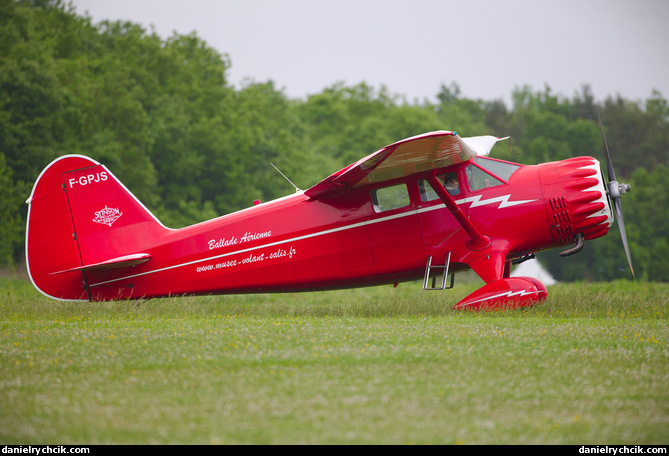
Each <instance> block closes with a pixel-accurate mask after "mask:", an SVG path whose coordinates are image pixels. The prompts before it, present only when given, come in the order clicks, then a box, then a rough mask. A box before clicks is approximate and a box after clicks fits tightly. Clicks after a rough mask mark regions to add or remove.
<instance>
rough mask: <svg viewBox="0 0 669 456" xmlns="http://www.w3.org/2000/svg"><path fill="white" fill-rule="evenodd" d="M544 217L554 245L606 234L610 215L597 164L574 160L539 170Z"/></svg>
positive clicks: (611, 218) (610, 223) (609, 223)
mask: <svg viewBox="0 0 669 456" xmlns="http://www.w3.org/2000/svg"><path fill="white" fill-rule="evenodd" d="M539 177H540V179H541V186H542V188H543V192H544V200H545V208H546V215H547V216H548V220H549V224H550V226H551V233H552V235H553V239H554V241H555V243H556V245H568V244H572V243H574V242H577V241H578V240H579V237H581V236H582V239H583V240H590V239H595V238H598V237H601V236H604V235H605V234H606V233H608V231H609V228H610V227H611V225H612V223H613V215H612V211H611V206H610V203H609V199H608V193H607V191H606V181H605V180H604V177H603V175H602V170H601V166H600V163H599V161H598V160H596V159H594V158H592V157H576V158H570V159H567V160H562V161H559V162H551V163H544V164H542V165H540V166H539Z"/></svg>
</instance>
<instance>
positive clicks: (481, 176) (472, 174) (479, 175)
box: [465, 165, 504, 192]
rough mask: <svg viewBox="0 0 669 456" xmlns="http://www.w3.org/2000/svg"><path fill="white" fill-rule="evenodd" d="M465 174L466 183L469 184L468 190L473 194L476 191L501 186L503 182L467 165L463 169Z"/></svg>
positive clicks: (476, 167) (475, 167)
mask: <svg viewBox="0 0 669 456" xmlns="http://www.w3.org/2000/svg"><path fill="white" fill-rule="evenodd" d="M465 171H466V173H467V182H468V183H469V189H470V190H471V191H473V192H475V191H476V190H481V189H484V188H490V187H496V186H498V185H503V184H504V182H502V181H501V180H499V179H497V178H496V177H494V176H493V175H492V174H488V173H487V172H485V171H483V170H482V169H481V168H479V167H478V166H474V165H469V166H467V168H465Z"/></svg>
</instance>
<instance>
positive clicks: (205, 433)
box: [0, 277, 669, 445]
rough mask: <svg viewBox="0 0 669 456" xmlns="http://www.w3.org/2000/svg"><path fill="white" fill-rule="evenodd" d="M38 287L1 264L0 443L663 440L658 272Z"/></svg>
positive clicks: (664, 383) (668, 363)
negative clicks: (480, 292)
mask: <svg viewBox="0 0 669 456" xmlns="http://www.w3.org/2000/svg"><path fill="white" fill-rule="evenodd" d="M469 291H471V287H469V286H468V285H466V284H464V285H461V284H456V288H455V289H454V290H451V291H447V292H424V291H423V290H421V289H420V285H415V284H402V285H400V286H399V287H398V288H393V287H391V286H388V287H378V288H371V289H360V290H351V291H337V292H323V293H310V294H288V295H257V296H221V297H205V298H182V299H166V300H153V301H147V302H140V303H134V302H113V303H94V304H89V303H85V304H81V303H64V302H56V301H51V300H49V299H47V298H44V297H42V296H41V295H40V294H39V293H37V292H36V291H34V290H33V289H32V286H31V285H30V284H29V283H26V282H25V281H24V280H21V279H17V278H7V277H5V278H0V335H1V338H0V365H1V369H2V370H1V373H0V407H1V410H2V414H1V415H0V442H1V443H15V444H56V443H58V444H84V445H85V444H173V443H174V444H667V443H669V345H668V344H669V285H666V284H648V283H643V282H634V283H633V282H615V283H609V284H560V285H555V286H552V287H550V288H549V298H548V300H547V301H546V302H545V303H543V304H542V305H540V306H536V307H533V308H525V309H517V310H509V311H498V312H486V313H467V312H465V313H463V312H456V311H454V310H452V309H451V307H452V305H453V304H454V303H455V302H457V300H459V299H460V298H462V297H464V295H466V294H467V293H468V292H469Z"/></svg>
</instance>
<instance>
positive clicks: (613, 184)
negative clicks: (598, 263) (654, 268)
mask: <svg viewBox="0 0 669 456" xmlns="http://www.w3.org/2000/svg"><path fill="white" fill-rule="evenodd" d="M595 109H596V110H597V121H598V122H599V131H600V132H601V134H602V141H604V149H605V150H606V168H607V171H608V178H609V185H608V190H609V199H610V200H611V204H613V209H614V211H615V216H616V218H617V220H618V229H619V230H620V237H621V238H622V241H623V248H624V249H625V255H626V256H627V264H629V267H630V271H631V272H632V277H636V276H635V275H634V268H633V267H632V256H631V255H630V248H629V244H628V242H627V232H626V230H625V221H624V220H623V207H622V203H621V202H620V197H621V194H624V193H626V192H627V191H629V190H630V187H629V185H628V184H619V183H618V181H617V180H616V173H615V171H614V170H613V163H612V161H611V154H610V153H609V145H608V143H607V142H606V134H605V133H604V124H603V123H602V116H601V115H600V114H599V106H595Z"/></svg>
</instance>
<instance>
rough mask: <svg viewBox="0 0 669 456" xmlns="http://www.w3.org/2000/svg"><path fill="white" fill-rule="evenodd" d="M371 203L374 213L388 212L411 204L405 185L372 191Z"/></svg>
mask: <svg viewBox="0 0 669 456" xmlns="http://www.w3.org/2000/svg"><path fill="white" fill-rule="evenodd" d="M372 202H373V203H374V210H375V211H376V212H385V211H390V210H392V209H398V208H400V207H405V206H408V205H409V204H411V200H410V199H409V191H408V190H407V186H406V184H400V185H392V186H390V187H382V188H377V189H375V190H372Z"/></svg>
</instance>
